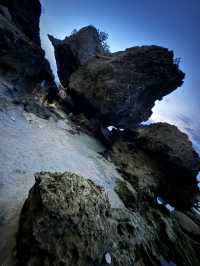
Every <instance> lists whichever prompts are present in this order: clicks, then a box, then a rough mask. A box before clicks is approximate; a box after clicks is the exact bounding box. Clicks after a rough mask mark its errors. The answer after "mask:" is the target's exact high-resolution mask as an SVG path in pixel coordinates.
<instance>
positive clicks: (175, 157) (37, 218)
mask: <svg viewBox="0 0 200 266" xmlns="http://www.w3.org/2000/svg"><path fill="white" fill-rule="evenodd" d="M40 13H41V6H40V2H39V1H38V0H31V1H30V0H29V1H28V0H20V1H17V0H11V1H7V0H2V1H1V4H0V34H1V39H0V79H2V80H5V81H8V83H9V82H10V83H13V87H12V86H11V87H12V88H13V91H14V88H15V90H16V87H17V89H18V88H19V89H20V91H22V93H21V94H22V97H23V96H24V95H23V93H25V92H33V87H34V90H36V91H37V88H38V87H37V85H38V83H40V82H41V81H42V80H46V81H48V82H49V83H52V84H53V82H54V81H53V76H52V73H51V70H50V67H49V63H48V62H47V61H46V59H45V58H44V51H43V50H42V49H41V46H40V39H39V17H40ZM50 40H51V41H52V44H53V45H54V48H55V55H56V60H57V65H58V74H59V77H60V80H61V82H62V84H63V85H64V86H67V87H68V92H69V96H71V99H72V101H73V104H72V108H71V109H73V111H74V113H73V114H71V115H70V116H68V117H67V116H66V114H64V113H63V112H61V109H59V106H58V107H55V109H54V116H53V115H52V112H51V111H49V110H50V109H48V107H46V106H45V105H44V104H43V103H39V99H37V95H36V94H35V93H27V94H28V96H27V95H26V98H25V99H26V103H25V104H24V101H19V100H18V104H19V105H23V106H18V107H19V110H20V111H21V110H22V111H21V112H20V113H19V112H18V116H20V120H19V121H20V123H19V125H17V126H18V127H19V128H18V131H20V130H21V127H20V124H23V129H24V127H27V131H20V133H19V132H18V131H15V132H17V134H16V135H18V134H20V136H21V132H23V133H26V138H27V139H26V141H25V142H23V143H25V144H26V145H29V144H30V141H31V142H32V135H31V133H32V134H33V132H34V133H36V132H37V135H36V136H35V135H34V142H33V143H34V144H36V146H37V147H36V148H38V147H39V146H40V143H38V138H37V136H38V135H39V134H40V133H41V134H42V135H44V138H45V141H44V143H41V147H40V149H43V146H45V145H46V146H48V144H49V143H51V145H57V146H58V147H59V148H58V150H59V151H57V150H56V152H57V155H58V153H60V152H63V151H61V148H63V147H69V150H68V149H66V150H67V152H68V153H69V156H68V157H67V158H68V160H69V161H70V163H69V162H67V165H70V164H71V165H72V166H73V169H74V168H76V166H77V165H78V164H81V167H79V169H78V170H79V172H82V171H81V170H83V169H87V171H86V173H89V174H90V178H92V176H93V174H96V178H94V179H93V180H95V182H100V183H101V181H102V179H104V180H106V182H105V184H104V182H102V183H103V184H104V188H102V187H100V186H98V185H97V184H96V183H94V182H92V181H91V180H89V179H88V176H85V177H82V176H79V175H77V174H75V173H70V172H65V173H49V172H40V173H37V174H36V175H35V177H36V180H35V184H34V186H33V187H32V189H31V190H30V192H29V196H28V198H27V200H26V201H25V203H24V206H23V208H22V211H21V215H20V222H19V230H18V234H17V243H16V249H15V251H16V252H15V255H16V256H15V257H14V259H15V260H16V261H15V262H16V265H20V266H26V265H32V266H38V265H39V266H43V265H46V266H54V265H55V266H57V265H59V266H61V265H62V266H94V265H95V266H103V265H104V266H105V265H113V266H114V265H115V266H129V265H130V266H132V265H136V266H147V265H148V266H151V265H152V266H157V265H166V264H167V263H168V264H169V263H171V264H173V263H174V264H176V265H183V266H198V265H200V255H199V254H200V248H199V247H200V229H199V228H200V218H199V217H200V216H199V213H198V211H195V208H194V207H195V206H196V205H195V201H198V202H199V194H198V193H199V192H198V189H197V182H196V180H195V177H196V175H197V174H198V171H199V170H200V159H199V156H198V155H197V153H196V152H195V151H194V150H193V148H192V144H191V142H190V141H189V139H188V137H187V136H186V135H185V134H183V133H181V132H180V131H179V130H178V129H177V128H176V127H175V126H171V125H168V124H166V123H157V124H153V125H149V126H140V127H137V126H138V124H140V123H141V122H142V121H144V120H147V119H148V117H149V116H150V115H151V109H152V107H153V105H154V102H155V101H156V100H157V99H159V100H161V99H162V97H163V96H165V95H167V94H168V93H170V92H171V91H173V90H175V89H176V88H177V87H179V86H181V84H182V82H183V78H184V73H183V72H182V71H181V70H179V67H178V64H177V63H176V62H175V61H174V55H173V52H172V51H169V50H168V49H166V48H162V47H159V46H142V47H132V48H129V49H127V50H125V51H123V52H118V53H113V54H109V55H107V54H105V51H104V49H103V46H102V43H101V40H100V38H99V34H98V31H97V30H96V29H95V28H94V27H93V26H89V27H86V28H83V29H81V30H80V31H79V32H77V33H74V34H72V35H71V36H69V37H67V38H66V39H65V40H64V41H59V40H57V39H55V38H53V37H52V36H50ZM0 82H1V80H0ZM10 83H9V84H10ZM2 84H3V85H2ZM0 85H1V88H2V91H1V94H0V112H3V115H2V116H1V119H2V121H0V122H1V123H2V124H1V125H3V126H4V122H5V119H7V120H9V122H10V120H12V122H13V123H15V122H16V121H15V119H17V118H18V119H19V117H17V116H16V117H13V116H11V117H10V115H12V114H13V113H15V111H16V107H15V108H13V106H14V104H15V103H16V101H14V100H13V98H12V97H10V98H11V99H10V98H9V96H8V93H7V92H8V91H9V89H10V87H7V85H6V84H4V83H2V82H1V84H0ZM3 90H4V91H3ZM23 90H24V91H25V92H24V91H23ZM8 98H9V99H8ZM69 98H70V97H69ZM5 99H6V100H7V102H6V101H5ZM68 101H69V102H70V100H68ZM2 103H3V104H2ZM70 104H71V102H70ZM11 105H12V108H10V109H11V110H8V112H7V113H6V112H5V109H6V108H7V107H11ZM5 106H6V108H5ZM22 107H24V109H25V111H26V112H24V109H22ZM68 108H69V107H68ZM7 109H9V108H7ZM69 109H70V108H69ZM23 112H24V113H23ZM28 112H33V113H35V115H32V116H31V115H30V114H28ZM77 113H78V115H77ZM4 114H5V117H4ZM19 114H20V115H19ZM22 116H23V119H22ZM55 116H56V118H55ZM24 117H27V119H28V121H27V120H25V118H24ZM38 117H42V118H43V120H42V119H39V118H38ZM58 117H59V119H58ZM70 117H71V118H72V120H73V121H74V124H73V125H72V123H71V121H69V119H70ZM49 118H51V120H53V121H54V122H55V124H56V126H57V127H56V129H57V130H56V131H55V134H52V135H50V136H48V132H47V129H50V130H53V129H54V126H55V125H54V123H53V122H52V121H46V120H44V119H49ZM37 120H38V121H37ZM44 121H45V123H44ZM100 121H101V127H102V128H103V130H105V128H106V127H107V126H109V125H115V126H116V127H122V128H125V130H124V131H123V132H120V131H117V130H116V131H117V134H116V138H115V141H113V142H112V145H111V144H110V145H109V146H108V145H107V146H106V148H107V150H106V148H105V147H103V145H101V144H100V143H99V142H97V141H94V138H95V137H99V135H98V131H99V122H100ZM7 122H8V121H7ZM9 122H8V123H7V130H12V135H14V138H16V135H15V132H14V130H13V129H14V125H13V124H12V123H9ZM51 122H52V123H51ZM34 123H35V125H34ZM40 123H41V124H40ZM44 124H45V125H47V124H49V126H48V127H45V129H43V126H44ZM77 124H78V126H77ZM27 125H28V126H27ZM36 127H37V130H36ZM33 128H34V131H33V130H32V129H33ZM82 128H84V129H86V131H87V132H90V134H91V135H92V137H93V139H92V137H90V138H89V137H88V136H87V135H81V137H80V139H81V140H79V142H77V141H76V139H75V141H74V142H73V140H72V138H73V136H74V134H78V133H79V131H80V130H81V129H82ZM15 129H16V128H15ZM38 131H39V133H38ZM6 132H7V131H6ZM61 132H62V134H61ZM4 134H5V133H4ZM66 134H71V135H72V136H71V138H68V139H67V140H70V141H69V142H70V145H69V146H65V145H64V144H65V143H66V142H67V140H66V139H65V136H66ZM105 134H107V133H105ZM27 135H28V137H27ZM57 135H59V136H57ZM12 137H13V136H12ZM23 137H24V135H23ZM47 137H48V141H46V139H47ZM57 137H58V138H59V139H57ZM76 137H77V136H74V138H76ZM6 138H7V135H6ZM17 139H18V138H17ZM19 139H20V140H21V138H19ZM41 139H42V138H41ZM91 139H92V141H94V142H92V141H91ZM90 141H91V143H90ZM19 142H20V141H19ZM8 143H14V144H15V145H14V146H15V151H14V152H13V153H12V152H10V157H8V158H12V157H16V154H17V153H18V146H17V145H16V143H15V140H13V138H12V142H8ZM33 143H31V145H30V147H32V149H33V145H34V144H33ZM78 143H79V144H78ZM80 143H81V144H83V148H82V146H81V145H80ZM42 144H43V146H42ZM58 144H59V145H58ZM73 145H74V146H75V147H73ZM93 145H94V146H95V145H97V146H98V149H97V148H96V147H95V148H94V150H92V152H91V146H93ZM7 146H9V145H8V144H7ZM10 146H11V145H10ZM22 146H23V145H22ZM80 146H81V149H82V151H81V152H80V151H79V150H80ZM54 147H55V146H54ZM99 147H100V148H99ZM9 149H10V147H9ZM64 149H65V148H64ZM73 149H75V150H76V152H74V153H73V152H72V151H73ZM52 150H53V149H51V151H52ZM23 151H24V150H23ZM47 151H48V152H47ZM28 152H29V150H28ZM48 153H49V149H47V150H45V152H44V153H42V155H41V154H40V153H39V152H38V154H39V155H38V157H39V158H40V159H39V160H41V162H42V163H41V164H40V165H42V167H43V162H45V161H46V160H49V157H48V155H49V154H48ZM86 153H87V160H84V159H83V158H85V156H86ZM5 154H6V155H7V153H5ZM32 154H33V153H31V151H30V154H29V156H30V157H31V156H32ZM34 154H37V153H35V152H34ZM63 154H65V153H62V154H61V157H62V155H63ZM77 154H78V155H77ZM6 155H4V157H6ZM51 155H52V157H53V158H52V159H51V160H52V161H53V162H55V161H54V152H53V154H51ZM80 155H81V156H80ZM102 155H104V156H105V158H103V156H102ZM21 156H22V155H21ZM23 156H24V154H23ZM65 156H66V154H65ZM65 156H63V157H65ZM35 157H36V156H35ZM55 157H56V155H55ZM61 157H59V158H61ZM93 157H95V158H93ZM23 158H24V157H23ZM77 158H78V159H80V160H77V161H76V159H77ZM3 159H4V158H3ZM31 159H32V157H31ZM64 159H65V160H63V161H62V162H60V160H59V167H60V164H61V166H62V169H63V168H64V169H65V167H66V160H67V159H66V158H64ZM1 161H3V160H1ZM9 163H12V162H9ZM57 163H58V162H57ZM113 163H114V165H115V167H116V168H117V171H116V169H115V167H114V165H113ZM27 164H28V163H27ZM30 164H34V163H33V161H31V162H30ZM22 165H23V167H24V169H21V168H20V169H16V171H17V172H18V174H19V175H20V178H21V175H28V173H29V171H27V172H26V170H27V168H28V167H27V166H26V164H25V163H24V161H23V162H22ZM82 165H83V166H82ZM77 167H78V166H77ZM44 168H45V166H44ZM105 168H106V169H105ZM34 169H35V168H34ZM50 169H57V168H54V165H52V167H50ZM80 169H81V170H80ZM96 169H98V171H95V170H96ZM9 170H10V169H9ZM76 170H77V169H76ZM34 171H35V170H34ZM39 171H40V170H39ZM62 171H63V170H62ZM68 171H69V170H68ZM10 172H11V173H12V174H13V175H14V173H13V172H12V171H10ZM76 172H78V171H76ZM6 174H7V173H6ZM101 174H102V179H101ZM11 177H12V178H11V179H12V181H11V184H12V182H14V181H13V180H15V178H13V176H11ZM26 178H28V177H27V176H26ZM30 179H31V177H30ZM17 180H19V179H17ZM20 180H21V179H20ZM8 182H10V180H8ZM22 183H23V182H22ZM102 183H101V184H102ZM111 183H112V185H111ZM17 185H20V182H19V183H17ZM23 185H24V184H23ZM107 186H108V187H107ZM24 187H25V185H24ZM24 187H23V190H22V191H24V190H25V188H24ZM20 188H21V187H20ZM17 191H20V193H21V190H20V189H19V190H17ZM107 192H108V193H109V192H111V195H112V196H114V199H113V198H112V197H111V196H110V194H108V195H107ZM5 194H6V192H5ZM11 194H12V193H11ZM9 196H10V197H11V196H12V195H9ZM15 196H16V198H17V195H14V197H13V198H14V199H15ZM20 196H21V195H20ZM158 197H159V198H160V199H161V202H162V203H163V204H161V205H159V204H158V203H157V199H158ZM19 198H20V199H21V198H22V196H21V197H19ZM17 199H18V198H17ZM18 200H19V199H18ZM115 201H117V202H118V205H117V204H116V205H117V206H116V205H115V204H113V202H114V203H116V202H115ZM6 204H7V202H6ZM167 204H170V205H172V206H173V207H174V208H175V211H174V212H170V211H169V210H167V208H166V206H167ZM3 206H5V205H3ZM8 206H9V203H8ZM6 207H7V205H6ZM0 215H1V213H0ZM15 218H16V217H15ZM15 220H17V219H15ZM0 226H1V225H0ZM5 228H6V225H5ZM12 232H14V229H13V231H12ZM10 234H11V233H10V232H9V233H8V234H5V235H7V236H8V235H10ZM13 238H14V237H13ZM4 242H5V241H4ZM5 247H7V244H6V245H3V251H5V249H6V248H5ZM1 252H2V249H1ZM2 253H3V252H2ZM5 254H6V255H4V257H5V256H7V254H8V250H6V252H5ZM6 259H7V258H6ZM7 261H8V260H6V262H7ZM0 262H1V261H0ZM4 264H5V265H7V264H6V263H4ZM10 265H15V263H14V262H13V263H10ZM10 265H9V266H10ZM169 265H170V264H169Z"/></svg>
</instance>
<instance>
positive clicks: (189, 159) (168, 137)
mask: <svg viewBox="0 0 200 266" xmlns="http://www.w3.org/2000/svg"><path fill="white" fill-rule="evenodd" d="M125 134H126V133H125ZM110 155H111V157H112V159H113V160H114V162H115V163H116V164H117V165H118V166H119V170H120V171H121V173H122V175H123V176H124V178H125V179H126V180H127V181H128V182H129V183H131V184H132V186H133V187H134V188H135V189H136V190H137V191H138V193H140V194H145V195H146V196H147V197H149V198H156V197H157V196H162V197H163V198H164V199H165V200H166V201H167V202H169V203H170V204H171V205H172V206H175V207H176V208H178V209H189V208H190V207H191V205H192V204H193V200H194V198H195V197H196V194H197V192H198V187H197V181H196V176H197V174H198V172H199V170H200V159H199V156H198V154H197V153H196V152H195V151H194V150H193V147H192V143H191V142H190V141H189V139H188V137H187V135H186V134H184V133H182V132H180V131H179V130H178V129H177V128H176V127H175V126H172V125H169V124H166V123H156V124H152V125H150V126H144V127H141V128H138V129H136V130H134V131H132V132H131V133H130V134H129V136H128V137H127V136H126V137H125V138H121V140H120V141H117V142H115V143H114V145H113V147H112V150H111V152H110Z"/></svg>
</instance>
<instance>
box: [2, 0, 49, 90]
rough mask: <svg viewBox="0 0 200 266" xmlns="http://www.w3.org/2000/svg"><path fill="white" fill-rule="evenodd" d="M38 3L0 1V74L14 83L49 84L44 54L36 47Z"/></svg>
mask: <svg viewBox="0 0 200 266" xmlns="http://www.w3.org/2000/svg"><path fill="white" fill-rule="evenodd" d="M40 12H41V6H40V3H39V1H37V0H34V1H33V0H31V1H14V0H13V1H3V2H2V1H1V5H0V35H1V39H0V74H1V75H2V76H3V77H4V78H5V79H8V80H9V81H11V82H12V81H13V83H14V84H15V86H16V85H17V84H18V83H20V84H21V83H22V82H23V83H29V84H31V83H33V84H34V83H36V82H38V81H42V80H48V81H51V82H52V81H53V75H52V72H51V69H50V65H49V63H48V61H47V60H46V59H45V58H44V55H45V54H44V51H43V50H42V49H41V47H40V40H39V17H40Z"/></svg>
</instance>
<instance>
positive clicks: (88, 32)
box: [49, 26, 104, 87]
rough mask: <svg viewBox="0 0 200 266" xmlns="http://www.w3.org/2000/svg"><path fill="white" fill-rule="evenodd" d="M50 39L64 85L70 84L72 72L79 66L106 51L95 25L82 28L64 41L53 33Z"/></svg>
mask: <svg viewBox="0 0 200 266" xmlns="http://www.w3.org/2000/svg"><path fill="white" fill-rule="evenodd" d="M49 39H50V41H51V43H52V45H53V46H54V49H55V57H56V61H57V67H58V70H57V71H58V76H59V78H60V81H61V83H62V85H63V86H64V87H67V86H68V83H69V78H70V76H71V74H72V73H73V72H75V70H77V69H78V67H79V66H82V65H84V64H86V63H87V62H88V61H89V60H90V59H91V58H93V57H95V56H96V55H97V54H103V53H104V52H103V47H102V44H101V42H100V39H99V35H98V32H97V30H96V28H95V27H93V26H88V27H85V28H82V29H81V30H80V31H79V32H77V33H75V34H72V35H71V36H69V37H66V38H65V39H64V40H63V41H61V40H58V39H56V38H54V37H53V36H51V35H49Z"/></svg>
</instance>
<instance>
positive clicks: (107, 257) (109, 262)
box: [105, 252, 112, 264]
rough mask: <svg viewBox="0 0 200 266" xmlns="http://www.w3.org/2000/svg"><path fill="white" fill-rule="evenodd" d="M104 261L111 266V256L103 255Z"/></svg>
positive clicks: (108, 254)
mask: <svg viewBox="0 0 200 266" xmlns="http://www.w3.org/2000/svg"><path fill="white" fill-rule="evenodd" d="M105 260H106V263H107V264H111V263H112V258H111V255H110V253H108V252H107V253H106V254H105Z"/></svg>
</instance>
